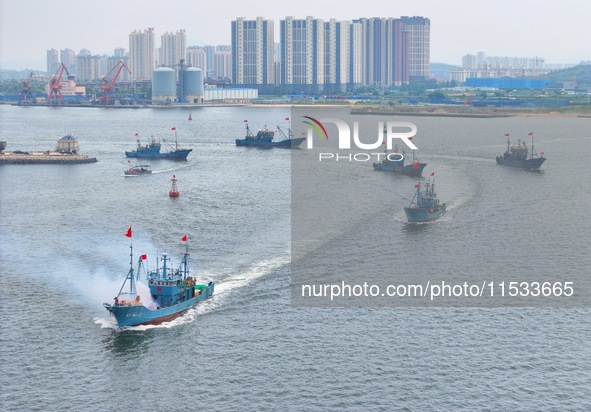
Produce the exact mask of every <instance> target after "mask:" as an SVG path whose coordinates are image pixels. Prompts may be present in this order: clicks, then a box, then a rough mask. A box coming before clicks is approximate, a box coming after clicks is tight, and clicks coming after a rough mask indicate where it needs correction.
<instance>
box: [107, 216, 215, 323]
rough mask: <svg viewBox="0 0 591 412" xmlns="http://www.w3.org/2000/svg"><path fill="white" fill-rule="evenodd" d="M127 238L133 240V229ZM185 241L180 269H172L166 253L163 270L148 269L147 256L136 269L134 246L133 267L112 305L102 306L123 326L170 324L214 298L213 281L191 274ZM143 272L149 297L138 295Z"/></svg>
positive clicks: (137, 264) (129, 231) (131, 259)
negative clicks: (145, 265)
mask: <svg viewBox="0 0 591 412" xmlns="http://www.w3.org/2000/svg"><path fill="white" fill-rule="evenodd" d="M126 236H127V237H129V238H131V227H130V228H129V229H128V231H127V234H126ZM182 240H183V242H184V243H185V253H184V254H183V259H182V261H181V264H180V266H179V267H178V268H173V267H171V265H170V258H169V257H168V255H167V254H166V252H165V253H163V254H162V257H161V258H160V260H161V261H162V266H161V267H158V266H157V267H156V269H153V270H146V269H145V268H144V261H146V259H147V255H145V254H144V255H141V256H140V257H139V259H138V261H137V263H136V265H135V266H134V265H133V245H131V246H130V250H131V252H130V267H129V271H128V272H127V276H126V277H125V281H124V282H123V285H122V286H121V289H120V290H119V293H118V294H117V296H116V297H115V298H114V301H113V303H103V306H104V307H105V308H106V309H107V310H108V311H109V313H110V314H111V315H113V316H114V317H115V319H116V320H117V324H118V325H119V326H120V327H124V326H137V325H155V324H159V323H162V322H168V321H170V320H172V319H174V318H176V317H178V316H180V315H182V314H183V313H185V312H187V311H188V310H189V309H191V308H192V307H193V306H195V305H196V304H198V303H200V302H203V301H204V300H205V299H207V298H209V297H210V296H211V295H213V292H214V283H213V282H209V283H208V284H201V283H198V282H197V279H196V278H194V277H192V276H190V275H189V267H188V260H189V246H188V244H187V237H186V236H183V238H182ZM142 271H143V272H144V273H145V274H146V278H147V282H148V287H149V295H148V293H147V292H146V293H145V294H144V296H141V295H140V294H139V293H138V288H137V283H138V280H139V279H140V274H141V273H142Z"/></svg>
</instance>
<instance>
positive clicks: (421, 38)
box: [400, 16, 431, 80]
mask: <svg viewBox="0 0 591 412" xmlns="http://www.w3.org/2000/svg"><path fill="white" fill-rule="evenodd" d="M400 20H401V21H402V23H403V24H404V27H403V30H404V31H405V32H407V33H408V34H409V36H408V59H409V73H408V76H409V79H410V80H425V79H428V78H429V77H430V74H431V70H430V68H429V64H430V62H431V22H430V20H429V19H427V18H425V17H418V16H414V17H407V16H403V17H401V18H400Z"/></svg>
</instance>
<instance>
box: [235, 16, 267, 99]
mask: <svg viewBox="0 0 591 412" xmlns="http://www.w3.org/2000/svg"><path fill="white" fill-rule="evenodd" d="M273 27H274V25H273V20H265V19H264V18H262V17H257V19H256V20H245V19H244V18H241V17H239V18H237V19H236V20H235V21H232V82H233V83H234V84H235V85H243V86H246V87H256V88H259V90H264V89H265V88H266V87H270V86H273V85H274V82H275V73H274V70H273V67H274V60H273V46H274V28H273Z"/></svg>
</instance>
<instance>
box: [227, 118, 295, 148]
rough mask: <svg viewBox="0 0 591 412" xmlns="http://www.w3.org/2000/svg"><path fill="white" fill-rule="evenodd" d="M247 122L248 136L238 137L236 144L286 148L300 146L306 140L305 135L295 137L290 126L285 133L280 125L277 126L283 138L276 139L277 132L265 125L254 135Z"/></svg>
mask: <svg viewBox="0 0 591 412" xmlns="http://www.w3.org/2000/svg"><path fill="white" fill-rule="evenodd" d="M244 122H245V123H246V136H245V137H244V139H236V146H250V147H260V148H272V147H282V148H286V149H291V148H293V147H299V145H301V144H302V142H303V141H304V140H306V138H305V137H297V138H293V136H292V133H291V129H290V128H288V130H287V133H285V132H284V131H283V130H282V129H281V128H280V127H279V126H277V130H278V131H279V133H281V135H282V136H283V140H279V141H274V140H273V139H274V138H275V132H274V131H273V130H269V129H267V127H266V126H265V128H264V129H262V130H259V131H258V132H257V134H256V135H254V134H253V133H252V132H251V131H250V128H249V127H248V122H247V121H246V120H245V121H244Z"/></svg>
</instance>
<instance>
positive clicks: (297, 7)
mask: <svg viewBox="0 0 591 412" xmlns="http://www.w3.org/2000/svg"><path fill="white" fill-rule="evenodd" d="M257 16H262V17H265V18H268V19H273V20H275V31H276V36H275V42H279V20H280V19H282V18H284V17H285V16H294V17H295V18H305V17H306V16H313V17H316V18H321V19H325V20H328V19H330V18H336V19H338V20H352V19H355V18H359V17H400V16H423V17H427V18H429V19H430V20H431V61H432V62H441V63H449V64H458V65H459V64H460V63H461V58H462V56H463V55H464V54H469V53H470V54H475V53H477V52H478V51H484V52H485V53H486V54H487V55H489V56H516V57H536V56H537V57H541V58H544V59H545V61H546V63H578V62H580V61H581V60H591V41H589V39H590V38H591V35H589V32H590V29H589V26H590V25H591V0H561V1H548V0H494V1H482V0H353V1H334V0H333V1H330V2H320V1H317V0H316V1H315V0H293V1H280V0H265V1H246V0H241V1H238V0H226V1H224V0H218V1H210V2H206V1H199V0H190V1H189V0H98V1H96V2H94V1H93V2H91V1H88V0H76V1H74V0H54V1H50V0H0V68H2V69H39V70H45V69H46V51H47V50H48V49H56V50H60V49H66V48H69V49H72V50H74V51H76V52H77V53H78V52H79V51H80V49H83V48H85V49H89V50H90V51H91V52H92V53H93V54H103V53H105V54H109V55H111V54H113V50H114V49H115V48H117V47H123V48H125V49H126V50H129V33H131V32H132V31H134V30H142V31H143V30H145V29H146V28H148V27H154V29H155V32H156V46H157V47H159V46H160V35H161V34H163V33H164V32H166V31H172V32H176V31H177V30H179V29H185V30H186V34H187V46H193V45H206V44H211V45H217V44H230V22H231V21H232V20H234V19H235V18H236V17H245V18H247V19H254V18H256V17H257Z"/></svg>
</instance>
